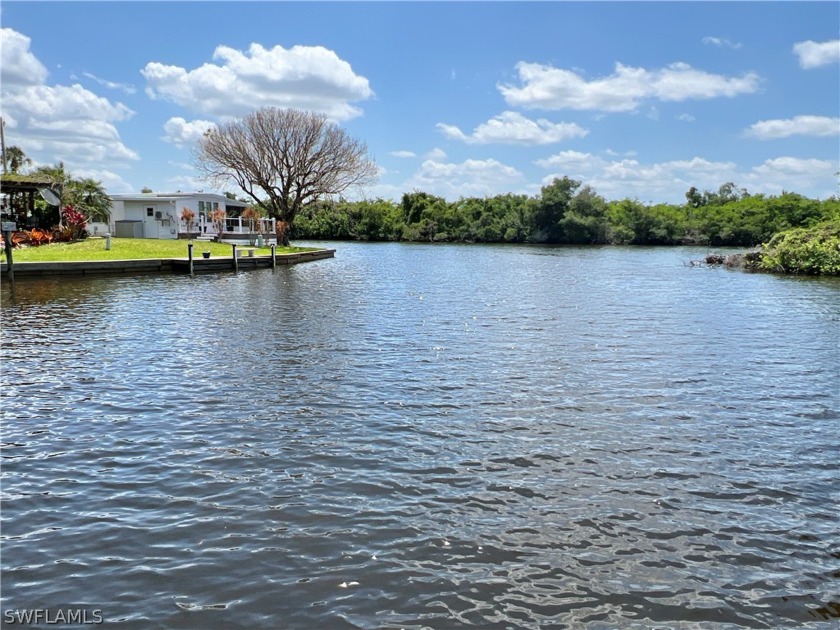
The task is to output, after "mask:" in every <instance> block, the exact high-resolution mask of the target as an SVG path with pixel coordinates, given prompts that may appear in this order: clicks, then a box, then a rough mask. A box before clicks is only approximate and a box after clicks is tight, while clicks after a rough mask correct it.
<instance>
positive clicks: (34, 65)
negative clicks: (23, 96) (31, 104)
mask: <svg viewBox="0 0 840 630" xmlns="http://www.w3.org/2000/svg"><path fill="white" fill-rule="evenodd" d="M30 42H31V40H30V39H29V38H28V37H27V36H26V35H22V34H21V33H18V32H17V31H14V30H12V29H10V28H3V29H0V59H2V61H3V63H2V64H0V83H1V84H2V86H3V92H11V91H14V90H16V89H18V88H23V87H26V86H30V85H40V84H41V83H43V82H44V81H46V80H47V74H48V73H47V69H46V68H45V67H44V64H42V63H41V62H40V61H38V59H37V58H36V57H35V55H33V54H32V53H31V52H30V50H29V44H30Z"/></svg>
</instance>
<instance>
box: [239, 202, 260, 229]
mask: <svg viewBox="0 0 840 630" xmlns="http://www.w3.org/2000/svg"><path fill="white" fill-rule="evenodd" d="M242 218H243V219H245V220H247V221H248V231H249V232H251V233H253V232H255V231H256V232H261V231H262V230H261V229H260V213H259V210H257V209H256V208H254V207H253V206H248V207H247V208H245V209H244V210H243V211H242ZM255 227H256V228H257V229H256V230H254V228H255Z"/></svg>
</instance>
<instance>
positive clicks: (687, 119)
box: [677, 114, 695, 123]
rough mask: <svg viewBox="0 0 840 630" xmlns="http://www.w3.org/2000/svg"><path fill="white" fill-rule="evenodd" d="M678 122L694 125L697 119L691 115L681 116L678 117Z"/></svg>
mask: <svg viewBox="0 0 840 630" xmlns="http://www.w3.org/2000/svg"><path fill="white" fill-rule="evenodd" d="M677 120H681V121H682V122H687V123H693V122H694V120H695V118H694V116H692V115H691V114H680V115H679V116H677Z"/></svg>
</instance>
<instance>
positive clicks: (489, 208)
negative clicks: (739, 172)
mask: <svg viewBox="0 0 840 630" xmlns="http://www.w3.org/2000/svg"><path fill="white" fill-rule="evenodd" d="M685 196H686V203H685V204H682V205H673V204H644V203H642V202H640V201H638V200H631V199H624V200H620V201H607V200H605V199H604V198H603V197H601V196H599V195H598V194H596V192H595V191H594V190H593V189H592V188H591V187H589V186H581V182H579V181H575V180H572V179H569V178H568V177H564V178H562V179H560V178H557V179H555V180H554V181H553V182H552V183H551V184H550V185H547V186H543V188H542V189H541V192H540V194H539V195H537V196H535V197H529V196H527V195H514V194H504V195H497V196H495V197H486V198H474V197H471V198H461V199H459V200H458V201H455V202H447V201H446V200H445V199H443V198H441V197H435V196H433V195H429V194H427V193H424V192H412V193H406V194H404V195H403V196H402V199H401V201H400V202H395V201H389V200H384V199H376V200H364V201H353V202H350V201H344V200H341V201H337V202H321V203H319V204H313V205H311V206H309V207H308V208H307V209H305V210H303V211H302V212H301V213H300V214H299V215H298V217H297V219H296V220H295V223H294V225H293V227H292V233H291V238H292V239H293V240H295V239H327V240H355V241H408V242H432V243H439V242H443V243H535V244H557V245H698V246H707V247H710V248H715V247H743V248H745V249H749V250H750V251H747V252H745V253H743V254H740V255H734V257H733V256H730V257H729V258H728V261H729V262H728V264H727V263H726V260H727V257H724V258H722V259H721V261H720V262H718V259H717V258H716V257H714V256H717V255H712V257H711V258H710V259H709V260H708V261H707V264H727V266H730V267H734V268H740V269H744V270H749V271H764V272H771V273H796V274H810V275H840V199H838V198H837V197H834V196H833V197H830V198H828V199H825V200H816V199H809V198H807V197H804V196H802V195H799V194H796V193H790V192H785V193H782V194H781V195H779V196H765V195H762V194H756V195H752V194H750V193H748V192H747V191H746V190H744V189H737V188H736V187H735V185H734V184H733V183H727V184H724V185H722V186H721V187H720V188H719V189H718V191H717V192H710V191H706V192H700V191H698V190H697V189H696V188H691V189H690V190H689V191H688V192H687V193H686V195H685Z"/></svg>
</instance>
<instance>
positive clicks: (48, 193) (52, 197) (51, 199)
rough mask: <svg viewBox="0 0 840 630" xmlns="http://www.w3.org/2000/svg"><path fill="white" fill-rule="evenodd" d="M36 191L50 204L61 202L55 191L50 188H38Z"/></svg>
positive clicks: (55, 204)
mask: <svg viewBox="0 0 840 630" xmlns="http://www.w3.org/2000/svg"><path fill="white" fill-rule="evenodd" d="M38 193H39V194H40V195H41V197H43V198H44V201H46V202H47V203H48V204H50V205H51V206H57V205H59V204H61V199H59V198H58V195H56V194H55V192H54V191H52V190H50V189H49V188H39V189H38Z"/></svg>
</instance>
